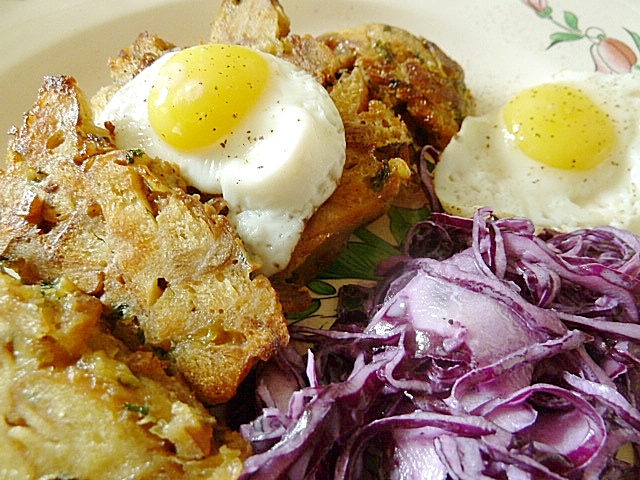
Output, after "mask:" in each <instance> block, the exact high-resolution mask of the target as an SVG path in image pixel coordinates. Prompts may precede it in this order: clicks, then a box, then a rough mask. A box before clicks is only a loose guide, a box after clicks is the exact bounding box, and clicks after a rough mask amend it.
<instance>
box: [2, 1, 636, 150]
mask: <svg viewBox="0 0 640 480" xmlns="http://www.w3.org/2000/svg"><path fill="white" fill-rule="evenodd" d="M219 3H220V0H113V1H110V2H104V1H99V0H65V1H64V2H52V1H50V0H0V112H1V113H0V132H1V133H2V135H0V149H2V150H3V151H4V149H5V148H6V142H7V137H6V135H4V132H6V131H7V130H8V129H9V127H10V126H12V125H15V124H16V123H19V122H20V120H21V114H22V113H23V112H24V111H25V110H26V109H28V108H29V107H30V106H31V104H32V103H33V101H34V100H35V97H36V91H37V88H38V87H39V86H40V84H41V83H42V76H43V75H56V74H68V75H72V76H75V77H76V78H77V79H78V81H79V83H80V86H81V87H83V88H84V89H85V90H86V91H87V93H89V94H93V93H94V92H95V91H96V90H97V88H98V87H99V86H100V85H103V84H105V83H108V81H109V77H108V70H107V66H106V59H107V58H108V57H109V56H110V55H115V54H117V52H118V50H119V49H120V48H121V47H124V46H126V45H128V44H129V43H130V42H131V41H132V40H133V39H134V38H135V36H136V35H137V33H139V32H141V31H143V30H148V31H150V32H154V33H158V34H159V35H160V36H162V37H164V38H165V39H167V40H169V41H172V42H174V43H176V44H179V45H188V44H193V43H197V42H199V41H200V40H203V39H206V37H207V36H208V31H209V23H210V21H211V20H212V18H213V16H214V14H215V11H216V10H217V8H218V5H219ZM281 3H282V4H283V6H284V8H285V11H286V12H287V14H288V15H289V16H290V18H291V21H292V29H293V30H294V31H296V32H297V33H314V34H317V33H322V32H325V31H328V30H335V29H340V28H344V27H347V26H354V25H358V24H361V23H365V22H385V23H388V24H393V25H396V26H399V27H402V28H405V29H408V30H410V31H411V32H413V33H416V34H419V35H422V36H424V37H426V38H429V39H430V40H432V41H435V42H436V43H437V44H438V45H439V46H440V47H441V48H443V49H444V50H445V51H446V52H447V53H448V54H449V55H450V56H451V57H453V58H454V59H455V60H457V61H458V62H459V63H460V64H461V65H462V66H463V67H464V68H465V70H466V73H467V83H468V85H469V86H470V87H471V88H472V90H473V92H474V93H475V96H476V99H477V101H478V110H479V111H484V110H486V109H488V108H490V107H491V106H494V105H496V104H498V103H500V102H502V101H503V100H504V99H505V98H507V97H508V96H509V95H511V94H512V93H513V92H514V91H516V90H518V89H520V88H521V87H522V86H524V85H527V84H531V83H534V82H538V81H541V80H544V79H545V78H547V77H548V76H549V75H550V74H552V73H553V72H555V71H557V70H559V69H561V68H565V67H570V68H574V69H580V70H585V69H586V70H592V69H593V68H594V65H593V61H592V59H591V56H590V46H591V45H592V44H593V43H594V42H597V41H598V37H597V35H599V34H601V35H604V36H610V37H614V38H617V39H619V40H621V41H623V42H625V43H626V44H627V45H628V46H629V47H630V48H631V49H632V50H633V51H634V52H635V53H636V54H638V56H640V53H639V52H638V47H637V45H636V44H635V42H634V39H633V38H632V36H631V34H630V33H629V32H628V31H631V32H640V3H639V2H637V0H608V1H607V2H602V1H600V0H592V1H587V0H529V1H528V2H525V1H522V0H492V1H477V0H448V1H447V2H443V1H442V0H352V1H350V0H282V2H281ZM531 4H534V5H541V6H540V7H539V10H540V11H541V12H545V11H546V12H547V13H546V15H547V16H546V17H545V13H540V14H537V13H536V10H535V9H534V8H533V7H532V6H531ZM545 7H547V10H545V9H544V8H545ZM565 12H570V13H569V14H565ZM627 30H628V31H627ZM556 33H562V34H566V36H567V38H569V37H570V36H572V35H573V36H574V37H575V39H574V40H571V41H563V42H560V43H558V44H556V45H555V46H553V47H551V48H548V47H549V45H550V43H551V37H550V36H551V35H553V34H556ZM585 34H586V35H587V36H588V37H589V38H587V37H583V35H585Z"/></svg>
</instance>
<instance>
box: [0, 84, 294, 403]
mask: <svg viewBox="0 0 640 480" xmlns="http://www.w3.org/2000/svg"><path fill="white" fill-rule="evenodd" d="M106 137H107V132H106V131H101V130H100V129H98V128H97V127H96V126H95V125H94V124H93V122H92V115H91V112H90V110H89V108H88V106H87V101H86V99H85V96H84V94H83V92H82V91H81V90H80V89H79V88H78V87H77V85H76V83H75V81H74V80H73V79H72V78H69V77H49V78H47V79H46V80H45V83H44V86H43V87H42V89H41V90H40V93H39V97H38V100H37V102H36V104H35V105H34V107H33V108H32V109H31V110H30V111H29V112H28V113H27V114H26V116H25V121H24V124H23V125H22V126H21V127H20V128H19V129H17V130H16V131H15V132H14V136H13V139H12V140H11V143H10V147H9V155H8V158H7V169H6V171H5V172H3V174H2V175H1V176H0V185H1V190H2V191H1V193H0V255H1V256H2V258H3V259H4V264H5V265H7V266H9V267H11V268H12V269H14V270H15V271H17V272H18V273H19V274H20V276H21V277H22V278H23V279H24V280H25V281H26V282H29V283H39V282H42V281H52V280H54V279H56V278H59V277H67V278H69V279H71V280H72V281H73V282H74V283H75V284H77V285H78V287H79V288H80V289H81V290H83V291H84V292H87V293H89V294H91V295H93V296H95V297H97V298H99V299H100V300H102V302H103V303H104V304H105V305H106V306H107V308H108V309H109V311H110V313H111V317H112V318H113V326H112V328H113V329H114V331H115V332H116V333H117V334H118V335H119V336H120V338H122V339H124V340H125V341H127V342H128V343H129V345H131V346H133V347H136V348H137V347H145V348H149V349H154V350H157V351H160V352H162V353H163V354H166V356H167V358H168V359H169V363H170V369H172V370H175V371H177V372H179V373H180V374H181V375H183V376H184V377H185V378H186V379H187V381H188V382H189V384H190V385H191V387H192V388H193V390H194V391H195V392H196V394H197V395H198V397H199V398H200V399H201V400H202V401H205V402H208V403H220V402H224V401H226V400H228V399H230V398H231V397H232V396H233V395H234V394H235V391H236V388H237V387H238V385H239V384H240V382H241V381H242V380H243V379H244V378H245V376H246V375H247V374H248V372H249V370H250V369H251V368H252V367H253V365H254V364H255V363H256V362H257V361H258V360H259V359H263V360H266V359H268V358H269V357H270V356H271V355H273V354H274V353H275V352H276V351H277V350H278V349H279V348H280V347H282V346H284V345H286V344H287V342H288V338H289V337H288V331H287V326H286V322H285V319H284V317H283V314H282V310H281V306H280V303H279V301H278V298H277V295H276V293H275V291H274V290H273V288H272V286H271V284H270V283H269V280H268V279H267V278H266V277H264V276H262V275H255V274H254V273H253V270H254V265H252V264H251V263H250V262H249V260H248V259H247V256H246V252H245V250H244V247H243V245H242V242H241V241H240V239H239V238H238V236H237V234H236V233H235V232H234V231H233V229H232V228H231V227H230V225H229V222H228V221H227V218H226V217H225V216H224V215H221V214H219V212H218V210H217V209H216V206H215V204H210V203H203V202H202V201H201V200H200V198H199V197H198V196H197V195H190V194H188V193H187V190H186V185H185V183H184V181H183V180H182V178H181V177H180V175H179V172H178V171H177V170H176V168H175V167H173V166H172V165H170V164H168V163H166V162H163V161H162V160H159V159H151V158H149V157H148V156H146V155H145V154H144V153H143V152H141V151H121V150H117V149H115V148H114V146H113V145H112V144H111V143H110V142H109V141H108V140H106Z"/></svg>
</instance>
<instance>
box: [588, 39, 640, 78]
mask: <svg viewBox="0 0 640 480" xmlns="http://www.w3.org/2000/svg"><path fill="white" fill-rule="evenodd" d="M590 52H591V57H592V58H593V61H594V63H595V66H596V70H597V71H598V72H603V73H626V72H630V71H631V69H632V68H633V66H634V65H635V64H636V62H637V61H638V58H637V56H636V54H635V53H634V51H633V50H631V48H630V47H629V46H628V45H627V44H626V43H624V42H622V41H620V40H617V39H615V38H610V37H604V38H602V39H600V40H599V41H598V42H596V43H594V44H593V45H591V49H590Z"/></svg>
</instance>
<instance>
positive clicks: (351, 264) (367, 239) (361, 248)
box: [317, 228, 400, 280]
mask: <svg viewBox="0 0 640 480" xmlns="http://www.w3.org/2000/svg"><path fill="white" fill-rule="evenodd" d="M354 236H356V237H357V238H358V239H359V240H361V241H354V240H351V241H349V243H348V244H347V248H346V249H345V250H344V252H342V254H341V255H340V256H339V257H338V259H337V260H336V261H335V262H334V263H333V264H332V265H330V266H329V268H327V269H325V271H324V272H322V273H321V274H320V275H318V277H317V278H318V279H325V280H327V279H341V278H352V279H359V280H377V277H376V275H375V273H374V272H375V269H376V266H377V265H378V263H379V262H381V261H382V260H384V259H385V258H388V257H390V256H392V255H398V254H399V253H400V250H398V248H396V247H394V246H393V245H391V244H390V243H389V242H386V241H384V240H383V239H382V238H380V237H378V236H377V235H376V234H374V233H372V232H370V231H369V230H367V229H366V228H361V229H359V230H357V231H356V232H354Z"/></svg>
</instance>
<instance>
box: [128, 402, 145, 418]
mask: <svg viewBox="0 0 640 480" xmlns="http://www.w3.org/2000/svg"><path fill="white" fill-rule="evenodd" d="M124 409H125V410H127V411H128V412H134V413H139V414H140V415H143V416H144V415H149V407H148V406H147V405H136V404H135V403H125V404H124Z"/></svg>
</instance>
